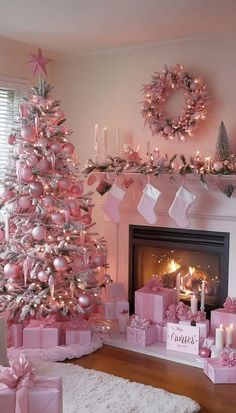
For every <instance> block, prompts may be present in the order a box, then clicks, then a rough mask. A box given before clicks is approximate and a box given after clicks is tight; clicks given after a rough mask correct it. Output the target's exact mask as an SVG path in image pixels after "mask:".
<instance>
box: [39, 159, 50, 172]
mask: <svg viewBox="0 0 236 413" xmlns="http://www.w3.org/2000/svg"><path fill="white" fill-rule="evenodd" d="M49 169H50V162H49V161H48V160H47V159H40V161H39V162H38V170H39V172H41V173H46V172H48V171H49Z"/></svg>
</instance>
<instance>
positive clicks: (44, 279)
mask: <svg viewBox="0 0 236 413" xmlns="http://www.w3.org/2000/svg"><path fill="white" fill-rule="evenodd" d="M48 277H49V276H48V273H47V271H45V270H42V271H39V273H38V280H39V281H41V282H43V283H46V282H47V281H48Z"/></svg>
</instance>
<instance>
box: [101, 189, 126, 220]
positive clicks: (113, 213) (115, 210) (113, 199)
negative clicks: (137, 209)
mask: <svg viewBox="0 0 236 413" xmlns="http://www.w3.org/2000/svg"><path fill="white" fill-rule="evenodd" d="M124 196H125V191H123V189H121V188H120V187H119V186H118V185H116V184H113V185H112V187H111V189H110V191H109V192H108V195H107V199H106V201H105V203H104V211H105V212H106V214H107V215H108V216H109V218H111V220H112V221H114V222H115V223H116V224H118V222H120V213H119V207H120V203H121V201H122V199H123V198H124Z"/></svg>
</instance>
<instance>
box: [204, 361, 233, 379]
mask: <svg viewBox="0 0 236 413" xmlns="http://www.w3.org/2000/svg"><path fill="white" fill-rule="evenodd" d="M204 373H205V374H206V375H207V376H208V377H209V379H210V380H211V381H213V383H236V366H234V367H229V366H222V365H221V364H220V362H219V359H217V358H210V359H205V360H204Z"/></svg>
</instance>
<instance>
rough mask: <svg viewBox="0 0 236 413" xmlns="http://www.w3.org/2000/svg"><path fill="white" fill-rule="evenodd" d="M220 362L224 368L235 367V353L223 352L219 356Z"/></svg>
mask: <svg viewBox="0 0 236 413" xmlns="http://www.w3.org/2000/svg"><path fill="white" fill-rule="evenodd" d="M219 362H220V364H221V365H222V366H228V367H235V366H236V353H235V352H234V351H230V352H227V351H222V353H220V356H219Z"/></svg>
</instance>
